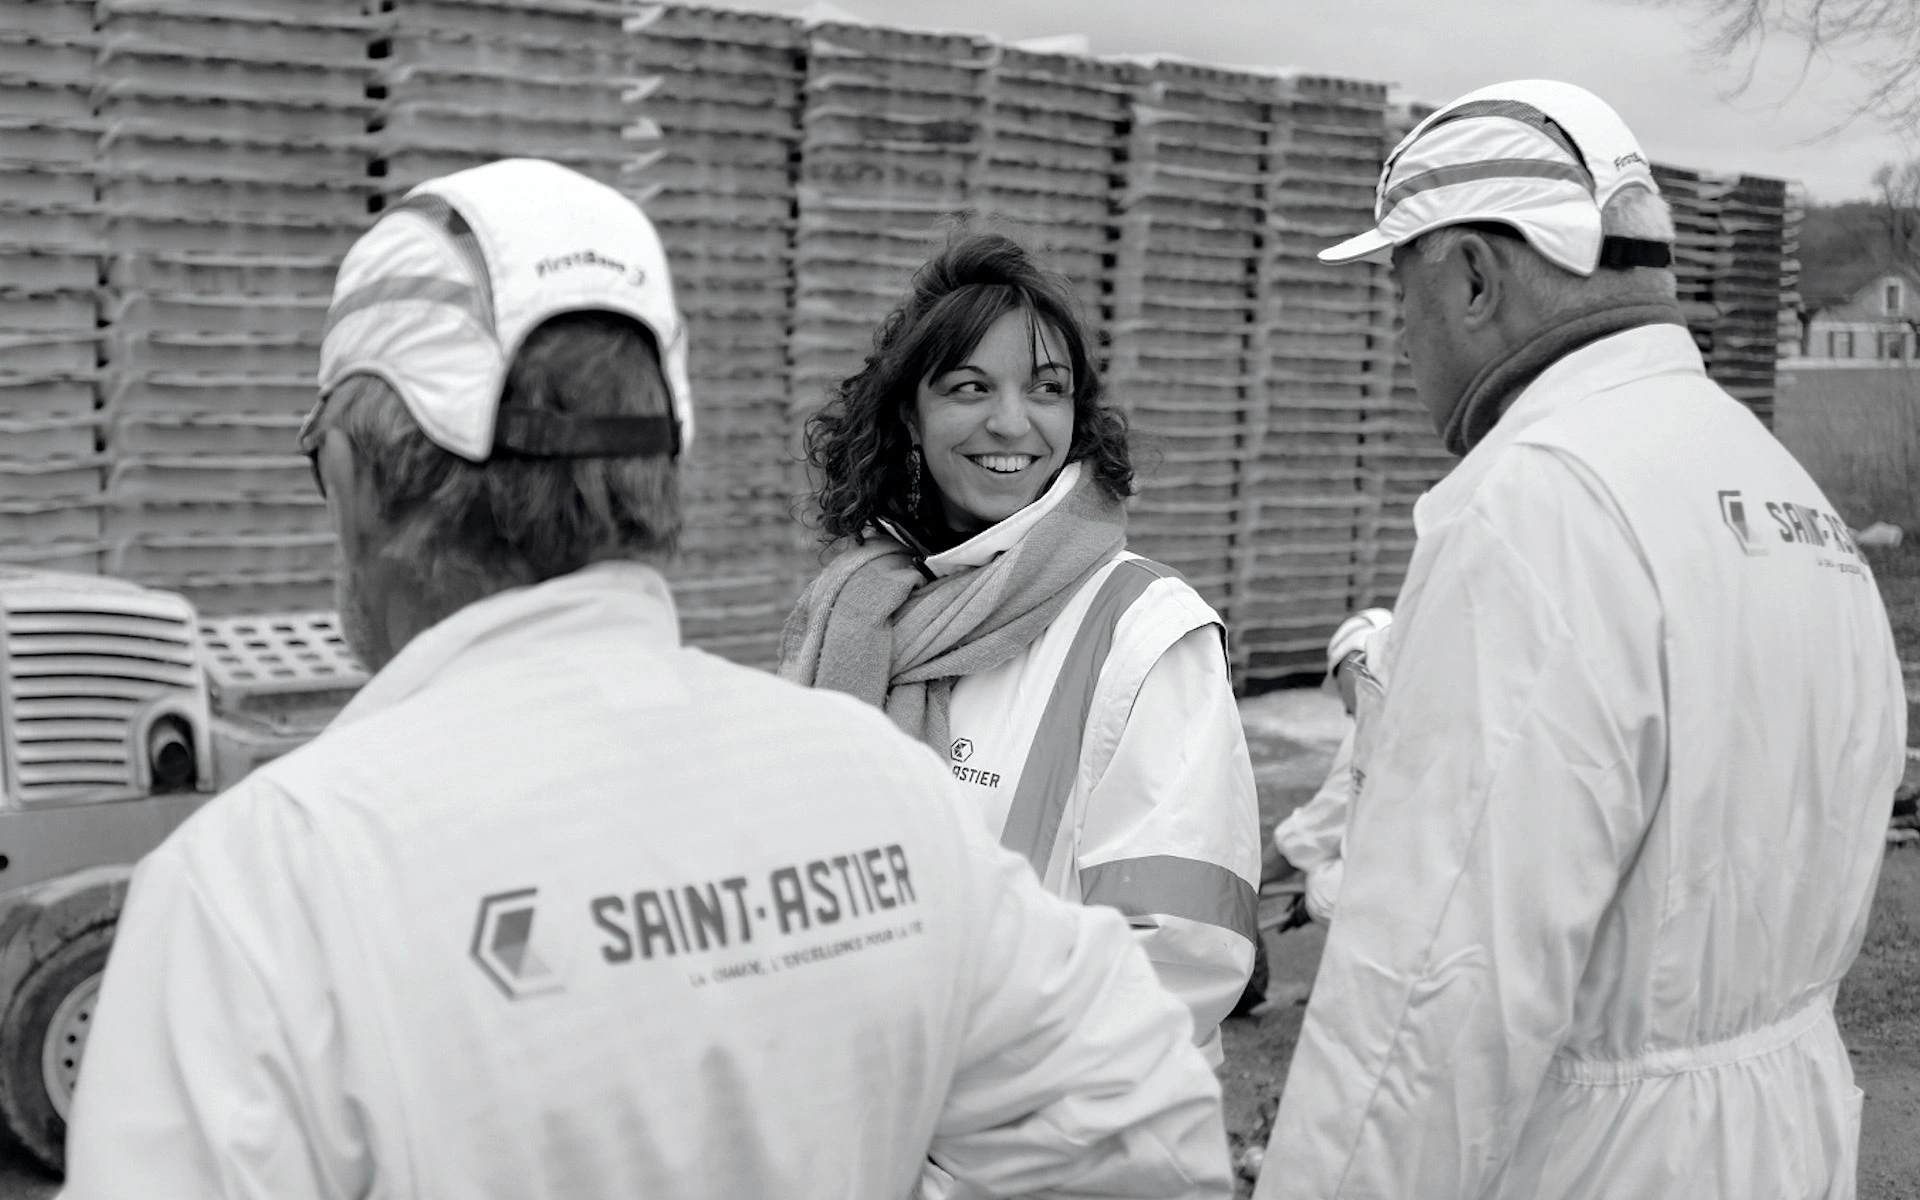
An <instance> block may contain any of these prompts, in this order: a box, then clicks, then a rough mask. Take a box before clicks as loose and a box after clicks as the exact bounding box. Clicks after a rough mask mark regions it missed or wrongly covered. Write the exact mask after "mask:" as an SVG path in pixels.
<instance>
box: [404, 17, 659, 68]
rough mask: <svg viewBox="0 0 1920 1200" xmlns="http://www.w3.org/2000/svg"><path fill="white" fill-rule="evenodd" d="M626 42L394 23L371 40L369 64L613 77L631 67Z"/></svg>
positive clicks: (631, 61) (616, 36) (628, 46)
mask: <svg viewBox="0 0 1920 1200" xmlns="http://www.w3.org/2000/svg"><path fill="white" fill-rule="evenodd" d="M630 45H631V43H630V41H629V40H628V39H626V38H622V37H619V36H618V35H617V34H615V35H609V36H608V37H606V38H604V39H601V40H600V41H597V42H592V43H588V44H584V45H553V44H549V43H540V42H522V41H513V40H509V39H504V38H502V39H492V38H484V37H477V36H474V35H472V34H470V33H468V32H467V31H466V30H464V29H460V28H444V27H443V28H436V29H432V30H420V29H396V30H393V31H392V32H391V33H389V34H387V35H386V36H384V37H382V38H380V39H379V40H378V41H376V42H375V43H374V48H375V52H376V57H375V58H374V59H373V60H372V65H373V67H374V68H375V69H377V70H393V69H398V68H405V67H427V68H432V69H435V70H441V71H485V72H497V73H500V74H507V75H525V76H528V77H531V78H535V79H540V78H554V77H558V76H567V75H573V76H577V77H580V78H597V79H618V78H626V77H630V76H632V75H633V74H634V73H635V72H634V62H633V58H632V52H631V50H630ZM381 51H384V53H380V52H381Z"/></svg>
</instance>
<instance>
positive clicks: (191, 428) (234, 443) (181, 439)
mask: <svg viewBox="0 0 1920 1200" xmlns="http://www.w3.org/2000/svg"><path fill="white" fill-rule="evenodd" d="M302 419H303V418H302V417H300V416H298V415H296V414H293V413H235V412H206V413H140V412H133V413H123V414H115V415H114V416H113V417H112V418H111V424H110V425H109V426H108V430H107V437H108V442H109V446H110V448H111V450H112V452H113V453H114V454H116V455H122V454H125V455H134V456H142V457H144V456H148V455H153V456H159V457H176V456H182V455H211V456H213V457H217V458H235V457H248V456H254V455H268V456H279V455H285V454H287V453H289V452H290V451H291V450H293V449H294V447H295V445H296V435H297V434H298V432H299V429H300V422H301V420H302Z"/></svg>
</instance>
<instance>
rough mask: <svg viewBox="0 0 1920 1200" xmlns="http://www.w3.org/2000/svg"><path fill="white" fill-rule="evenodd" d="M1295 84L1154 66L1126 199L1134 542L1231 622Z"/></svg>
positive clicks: (1137, 117)
mask: <svg viewBox="0 0 1920 1200" xmlns="http://www.w3.org/2000/svg"><path fill="white" fill-rule="evenodd" d="M1284 91H1285V84H1284V83H1283V82H1282V81H1281V80H1279V79H1277V78H1274V77H1271V76H1264V75H1250V74H1246V73H1244V72H1233V71H1224V70H1219V69H1215V68H1211V67H1204V66H1198V65H1194V64H1188V63H1180V62H1163V63H1155V64H1152V65H1146V66H1142V67H1140V68H1139V69H1138V72H1137V76H1136V79H1135V87H1134V94H1133V112H1132V117H1133V129H1132V138H1131V143H1130V145H1129V147H1128V161H1127V174H1126V185H1125V193H1124V196H1123V199H1122V201H1121V203H1120V213H1119V225H1120V239H1119V244H1118V248H1117V249H1118V253H1117V255H1116V263H1115V267H1114V284H1113V300H1114V316H1113V333H1114V351H1113V369H1112V373H1111V377H1112V382H1113V392H1114V397H1115V400H1116V401H1117V402H1118V403H1119V404H1120V405H1121V406H1122V407H1123V408H1125V409H1126V411H1127V414H1128V417H1129V419H1130V421H1131V423H1132V426H1133V429H1134V431H1135V439H1134V442H1135V454H1136V457H1137V459H1138V460H1139V467H1140V472H1139V476H1140V477H1139V480H1138V486H1139V493H1138V495H1137V496H1136V497H1135V499H1134V501H1133V505H1132V517H1131V520H1130V523H1129V526H1128V535H1127V540H1128V544H1129V545H1130V546H1131V547H1132V548H1133V549H1135V550H1137V551H1139V552H1140V553H1142V554H1145V555H1147V556H1149V557H1151V558H1154V559H1157V560H1159V561H1161V562H1163V563H1165V564H1166V565H1168V566H1170V567H1173V568H1174V569H1175V570H1178V571H1180V572H1181V573H1182V574H1183V575H1184V576H1185V577H1186V579H1187V581H1188V582H1189V583H1191V584H1192V585H1193V586H1194V587H1195V588H1196V589H1198V590H1199V592H1200V594H1201V595H1202V596H1205V597H1206V598H1207V600H1208V601H1209V602H1210V603H1211V604H1213V605H1214V607H1215V608H1216V609H1218V610H1219V611H1220V612H1221V615H1222V616H1223V617H1225V618H1226V619H1227V621H1228V624H1229V627H1233V626H1234V625H1235V623H1236V614H1235V612H1234V603H1235V600H1236V597H1234V596H1233V595H1232V585H1233V582H1234V576H1235V569H1234V560H1235V554H1236V549H1237V546H1236V535H1237V534H1238V533H1239V530H1240V522H1239V520H1238V517H1239V512H1240V506H1241V497H1240V484H1241V473H1242V469H1243V468H1244V467H1245V466H1246V464H1247V459H1248V453H1249V449H1250V447H1249V444H1248V431H1249V428H1250V422H1249V420H1248V418H1249V417H1250V416H1251V415H1252V412H1253V410H1254V409H1255V408H1256V407H1258V405H1259V402H1260V396H1259V391H1260V386H1259V379H1258V377H1259V374H1260V366H1261V364H1260V363H1259V359H1260V357H1261V355H1262V349H1261V347H1262V345H1263V338H1262V334H1263V332H1264V331H1263V328H1262V326H1261V324H1260V322H1259V317H1260V309H1261V299H1262V291H1263V286H1264V283H1265V278H1264V276H1265V267H1266V237H1267V228H1266V224H1267V209H1268V202H1269V197H1268V184H1269V179H1270V174H1271V168H1270V160H1269V156H1270V154H1271V152H1272V149H1273V147H1272V145H1271V139H1272V136H1273V132H1274V120H1273V114H1274V110H1275V109H1276V107H1277V106H1278V105H1279V104H1280V103H1281V100H1282V96H1283V94H1284Z"/></svg>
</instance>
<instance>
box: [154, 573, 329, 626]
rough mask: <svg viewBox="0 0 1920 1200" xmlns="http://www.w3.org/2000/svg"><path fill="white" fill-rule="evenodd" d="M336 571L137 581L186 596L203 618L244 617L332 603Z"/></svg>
mask: <svg viewBox="0 0 1920 1200" xmlns="http://www.w3.org/2000/svg"><path fill="white" fill-rule="evenodd" d="M333 579H334V572H333V571H278V572H248V573H244V574H239V575H151V576H147V577H144V578H136V579H135V582H136V583H145V584H149V585H151V586H154V587H160V588H165V589H166V590H167V591H170V592H178V593H179V594H181V595H182V596H185V597H186V598H187V600H188V602H189V603H191V604H192V605H193V607H194V611H195V612H198V613H199V614H200V615H201V616H202V617H224V616H244V615H250V614H256V613H259V612H260V611H262V610H263V609H266V610H274V609H314V608H325V607H328V606H330V605H332V604H333V602H334V592H333Z"/></svg>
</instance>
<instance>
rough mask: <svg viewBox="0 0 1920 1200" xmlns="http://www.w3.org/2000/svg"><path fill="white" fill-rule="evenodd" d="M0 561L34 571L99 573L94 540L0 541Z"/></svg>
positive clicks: (80, 573)
mask: <svg viewBox="0 0 1920 1200" xmlns="http://www.w3.org/2000/svg"><path fill="white" fill-rule="evenodd" d="M0 563H4V564H6V565H7V566H11V567H31V568H33V569H34V570H37V571H67V572H71V573H73V574H77V575H98V574H99V573H100V546H99V544H98V543H97V542H89V541H77V542H64V541H62V542H41V541H33V542H12V543H7V542H0Z"/></svg>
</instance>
